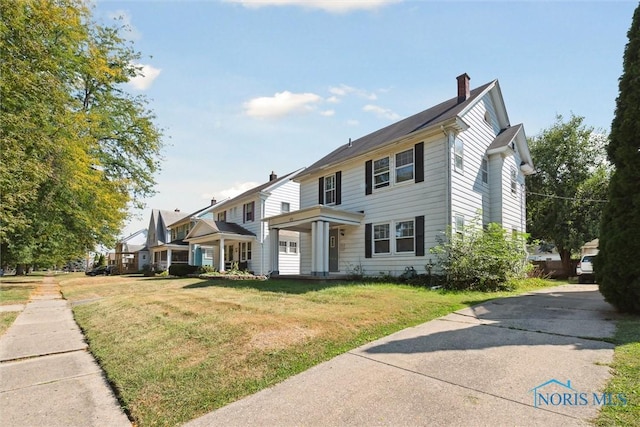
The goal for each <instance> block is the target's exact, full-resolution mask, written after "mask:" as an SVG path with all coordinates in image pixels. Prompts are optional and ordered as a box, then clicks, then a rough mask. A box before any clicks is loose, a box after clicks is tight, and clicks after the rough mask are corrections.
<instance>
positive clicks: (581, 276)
mask: <svg viewBox="0 0 640 427" xmlns="http://www.w3.org/2000/svg"><path fill="white" fill-rule="evenodd" d="M595 257H596V256H595V255H583V256H582V258H580V262H578V265H577V267H576V273H577V274H578V283H595V282H596V272H595V271H594V270H593V260H594V259H595Z"/></svg>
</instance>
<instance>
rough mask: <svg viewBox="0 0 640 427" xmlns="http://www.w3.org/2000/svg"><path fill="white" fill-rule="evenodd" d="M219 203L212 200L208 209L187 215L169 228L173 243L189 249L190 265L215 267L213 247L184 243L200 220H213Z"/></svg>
mask: <svg viewBox="0 0 640 427" xmlns="http://www.w3.org/2000/svg"><path fill="white" fill-rule="evenodd" d="M217 203H218V202H217V201H216V199H211V204H210V205H209V206H207V207H206V208H202V209H199V210H197V211H195V212H193V213H191V214H189V215H186V216H184V217H183V218H182V219H180V220H178V221H176V222H174V223H172V224H169V226H168V228H169V232H170V233H171V241H172V242H181V244H183V245H184V246H186V247H188V250H189V252H188V257H187V262H188V263H189V264H190V265H200V266H201V265H208V266H213V247H211V246H202V245H189V244H188V243H187V242H185V241H184V238H185V237H187V235H188V234H189V232H190V231H191V230H192V229H193V227H194V226H195V225H196V223H197V222H198V220H201V219H213V209H214V207H215V205H216V204H217Z"/></svg>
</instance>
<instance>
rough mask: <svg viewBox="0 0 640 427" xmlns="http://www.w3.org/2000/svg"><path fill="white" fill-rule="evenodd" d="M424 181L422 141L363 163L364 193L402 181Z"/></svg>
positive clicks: (371, 192) (370, 192) (367, 193)
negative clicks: (408, 147) (406, 148)
mask: <svg viewBox="0 0 640 427" xmlns="http://www.w3.org/2000/svg"><path fill="white" fill-rule="evenodd" d="M409 182H414V183H419V182H424V142H418V143H417V144H415V145H414V146H413V148H410V149H408V150H404V151H400V152H397V153H394V154H392V155H389V156H386V157H382V158H379V159H375V160H367V161H366V162H365V164H364V184H365V185H364V194H365V195H369V194H373V192H374V191H375V190H378V189H381V188H385V187H390V186H393V185H396V184H402V183H409Z"/></svg>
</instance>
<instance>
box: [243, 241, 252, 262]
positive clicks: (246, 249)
mask: <svg viewBox="0 0 640 427" xmlns="http://www.w3.org/2000/svg"><path fill="white" fill-rule="evenodd" d="M240 260H241V261H250V260H251V242H242V243H240Z"/></svg>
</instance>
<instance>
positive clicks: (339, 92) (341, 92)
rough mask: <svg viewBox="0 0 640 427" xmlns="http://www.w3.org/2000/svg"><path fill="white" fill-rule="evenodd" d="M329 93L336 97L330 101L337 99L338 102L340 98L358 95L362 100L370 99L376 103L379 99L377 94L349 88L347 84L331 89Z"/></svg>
mask: <svg viewBox="0 0 640 427" xmlns="http://www.w3.org/2000/svg"><path fill="white" fill-rule="evenodd" d="M329 92H330V93H331V94H333V95H334V96H332V97H331V98H330V99H334V98H335V99H336V100H337V101H339V99H338V97H340V96H342V97H344V96H347V95H350V94H354V95H357V96H359V97H360V98H364V99H368V100H370V101H375V100H376V99H378V97H377V96H376V94H375V93H372V92H367V91H366V90H364V89H358V88H355V87H351V86H347V85H345V84H341V85H340V86H334V87H330V88H329ZM337 101H336V102H337Z"/></svg>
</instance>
